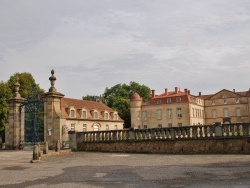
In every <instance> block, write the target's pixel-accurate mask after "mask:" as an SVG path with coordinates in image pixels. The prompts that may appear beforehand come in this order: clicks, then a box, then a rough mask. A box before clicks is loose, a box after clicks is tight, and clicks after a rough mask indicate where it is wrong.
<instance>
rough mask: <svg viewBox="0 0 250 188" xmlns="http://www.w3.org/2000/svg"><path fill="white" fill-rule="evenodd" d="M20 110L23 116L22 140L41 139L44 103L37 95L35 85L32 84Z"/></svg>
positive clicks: (32, 141) (34, 140)
mask: <svg viewBox="0 0 250 188" xmlns="http://www.w3.org/2000/svg"><path fill="white" fill-rule="evenodd" d="M20 110H21V112H23V113H24V118H25V123H24V129H25V133H24V135H25V136H24V138H25V140H24V141H25V142H31V143H32V144H35V143H36V142H40V141H43V138H44V136H43V134H44V132H43V129H44V128H43V127H44V123H43V122H44V103H43V101H42V99H41V96H40V95H39V91H38V87H37V85H33V87H32V90H31V92H30V94H29V96H28V98H27V100H25V101H24V102H22V104H21V106H20Z"/></svg>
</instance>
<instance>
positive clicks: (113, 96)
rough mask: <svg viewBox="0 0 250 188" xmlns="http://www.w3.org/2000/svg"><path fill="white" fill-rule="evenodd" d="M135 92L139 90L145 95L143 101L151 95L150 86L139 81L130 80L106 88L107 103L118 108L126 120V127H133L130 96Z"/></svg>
mask: <svg viewBox="0 0 250 188" xmlns="http://www.w3.org/2000/svg"><path fill="white" fill-rule="evenodd" d="M133 92H137V93H138V94H139V95H140V96H141V97H143V101H147V100H148V99H149V98H150V96H151V90H150V88H149V87H147V86H145V85H140V84H139V83H137V82H130V84H129V85H127V84H117V85H115V86H113V87H111V88H106V89H105V92H104V94H103V98H104V99H105V102H106V104H107V105H108V106H109V107H111V108H113V109H115V110H117V111H118V113H119V115H120V117H121V118H122V119H123V120H124V123H125V128H128V127H131V119H130V97H131V95H132V94H133Z"/></svg>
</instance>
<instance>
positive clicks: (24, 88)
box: [7, 72, 42, 98]
mask: <svg viewBox="0 0 250 188" xmlns="http://www.w3.org/2000/svg"><path fill="white" fill-rule="evenodd" d="M17 81H18V82H19V84H20V90H19V93H20V95H21V97H22V98H28V96H29V94H30V91H31V90H32V87H33V85H36V83H35V79H34V78H33V76H32V75H31V74H30V73H27V72H23V73H15V74H14V75H12V76H11V77H10V78H9V80H8V81H7V83H8V85H9V88H11V90H12V93H14V92H15V87H14V85H15V83H16V82H17ZM39 90H40V92H41V93H42V90H41V89H40V88H39Z"/></svg>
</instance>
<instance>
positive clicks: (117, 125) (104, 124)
mask: <svg viewBox="0 0 250 188" xmlns="http://www.w3.org/2000/svg"><path fill="white" fill-rule="evenodd" d="M61 111H62V117H61V118H62V119H65V126H66V128H67V129H68V130H71V131H77V132H82V131H100V130H102V131H105V130H118V129H123V120H122V119H121V118H120V117H119V115H118V113H117V112H116V111H115V110H113V109H111V108H109V107H108V106H106V105H105V104H103V103H102V102H94V101H87V100H79V99H71V98H62V99H61Z"/></svg>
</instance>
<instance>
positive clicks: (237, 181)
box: [0, 150, 250, 188]
mask: <svg viewBox="0 0 250 188" xmlns="http://www.w3.org/2000/svg"><path fill="white" fill-rule="evenodd" d="M31 158H32V151H31V150H23V151H0V173H1V175H0V188H12V187H13V188H16V187H18V188H22V187H29V188H31V187H32V188H41V187H49V188H50V187H51V188H52V187H53V188H54V187H55V188H57V187H58V188H64V187H67V188H68V187H70V188H75V187H90V188H92V187H94V188H95V187H98V188H99V187H105V188H106V187H107V188H109V187H110V188H113V187H114V188H116V187H119V188H123V187H124V188H127V187H136V188H137V187H139V188H140V187H141V188H152V187H175V188H176V187H197V188H198V187H213V188H214V187H225V188H230V187H239V188H248V187H250V155H165V154H124V153H91V152H73V153H61V154H55V153H51V154H50V155H48V156H43V157H42V159H41V161H39V162H35V163H30V160H31Z"/></svg>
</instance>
